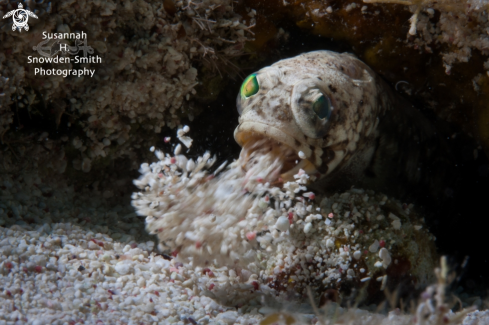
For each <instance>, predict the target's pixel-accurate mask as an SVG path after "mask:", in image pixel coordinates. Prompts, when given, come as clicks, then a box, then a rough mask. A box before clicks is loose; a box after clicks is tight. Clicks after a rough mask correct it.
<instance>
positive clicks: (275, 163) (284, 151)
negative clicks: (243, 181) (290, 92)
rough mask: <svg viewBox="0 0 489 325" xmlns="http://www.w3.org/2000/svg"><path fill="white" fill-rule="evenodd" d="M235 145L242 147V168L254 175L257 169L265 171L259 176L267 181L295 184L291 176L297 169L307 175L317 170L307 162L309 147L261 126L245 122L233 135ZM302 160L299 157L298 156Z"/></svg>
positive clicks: (288, 136) (271, 127)
mask: <svg viewBox="0 0 489 325" xmlns="http://www.w3.org/2000/svg"><path fill="white" fill-rule="evenodd" d="M234 138H235V140H236V142H237V143H238V144H239V145H240V146H241V147H242V149H241V153H240V158H239V161H240V165H241V168H242V169H243V170H244V171H246V172H250V171H253V169H256V170H255V171H254V174H257V173H258V174H259V173H260V170H259V169H264V170H267V172H268V174H267V172H265V173H262V174H263V175H264V176H265V177H264V178H265V179H266V180H269V181H272V182H273V181H277V180H279V179H280V178H281V180H282V181H284V182H285V181H292V180H294V175H295V174H297V173H298V172H299V170H300V169H302V170H304V171H305V172H306V173H308V174H312V173H314V172H315V171H316V167H315V166H314V164H313V163H311V162H310V161H309V160H308V157H309V156H310V155H311V149H310V148H309V146H307V145H305V144H302V143H300V142H299V141H297V140H296V139H295V138H294V137H293V136H291V135H289V134H287V133H285V132H283V131H281V130H279V129H277V128H275V127H273V126H269V125H266V124H263V123H257V122H244V123H242V124H240V125H239V126H238V127H237V128H236V130H235V131H234ZM300 151H302V153H304V157H303V158H300V157H299V152H300Z"/></svg>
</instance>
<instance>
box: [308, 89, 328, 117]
mask: <svg viewBox="0 0 489 325" xmlns="http://www.w3.org/2000/svg"><path fill="white" fill-rule="evenodd" d="M312 110H313V111H314V113H316V115H317V116H318V117H319V118H320V119H321V120H323V119H325V118H329V117H330V116H331V102H330V101H329V99H328V98H326V97H325V96H324V95H321V96H320V97H318V99H316V101H315V102H314V103H313V104H312Z"/></svg>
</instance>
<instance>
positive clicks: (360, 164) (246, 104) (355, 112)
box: [234, 51, 444, 196]
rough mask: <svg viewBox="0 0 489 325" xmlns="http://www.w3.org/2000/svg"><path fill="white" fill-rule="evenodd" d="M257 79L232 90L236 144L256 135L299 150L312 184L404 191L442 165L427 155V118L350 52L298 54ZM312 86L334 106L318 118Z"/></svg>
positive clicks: (431, 139) (432, 137)
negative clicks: (252, 87) (254, 87)
mask: <svg viewBox="0 0 489 325" xmlns="http://www.w3.org/2000/svg"><path fill="white" fill-rule="evenodd" d="M256 80H257V81H258V85H259V90H258V92H257V93H256V94H254V95H252V96H250V97H247V98H246V97H243V96H240V95H238V99H237V105H238V111H240V112H241V114H240V118H239V125H238V127H237V128H236V130H235V132H234V137H235V139H236V141H237V142H238V144H240V145H241V146H243V145H244V144H245V143H246V142H247V141H249V140H250V139H253V137H256V136H257V135H259V136H264V137H268V138H271V139H274V140H276V141H278V142H280V143H283V144H285V145H288V146H289V147H291V148H293V149H294V150H295V151H296V152H299V151H302V152H303V153H304V154H305V156H306V159H305V160H306V162H304V163H302V165H300V168H302V169H304V170H306V172H308V173H309V174H312V175H316V176H317V178H318V181H317V182H316V183H315V184H314V187H315V188H317V189H321V190H326V191H327V190H329V189H334V190H337V189H344V188H349V187H351V186H352V185H353V186H355V187H367V188H371V189H374V190H380V191H389V194H392V191H394V194H397V195H400V196H402V195H403V194H405V192H406V191H409V190H411V189H410V187H409V186H408V185H410V184H419V183H420V182H433V180H432V179H433V178H432V179H431V180H428V179H429V178H428V177H425V174H429V173H433V171H434V170H435V169H437V168H438V167H437V164H438V163H444V162H442V160H443V159H442V158H440V159H439V160H440V161H438V162H437V161H436V159H433V158H436V157H437V155H440V157H441V156H442V155H441V154H440V151H441V150H442V149H440V148H441V146H440V143H439V139H438V137H437V136H436V133H435V132H434V129H433V128H432V127H431V125H430V123H429V122H428V121H427V120H426V119H425V118H424V117H423V116H422V114H420V113H419V112H418V111H417V110H416V109H414V108H412V107H411V106H410V105H409V104H407V103H404V102H403V101H401V100H399V98H398V97H397V96H396V95H394V93H393V92H392V91H391V89H390V87H389V86H387V85H386V84H385V83H384V82H383V80H382V79H381V78H380V77H378V76H377V75H376V74H375V73H374V72H373V71H372V70H371V69H370V68H369V67H368V66H367V65H366V64H364V63H363V62H361V61H360V60H358V59H357V58H356V57H355V56H353V55H351V54H346V53H342V54H340V53H335V52H331V51H315V52H309V53H304V54H301V55H299V56H296V57H293V58H290V59H285V60H281V61H278V62H277V63H275V64H273V65H271V66H269V67H265V68H263V69H261V70H259V71H258V72H257V73H256ZM318 91H319V92H320V93H322V94H323V95H324V96H325V97H327V98H329V100H330V102H331V106H332V112H331V115H330V116H329V118H327V119H323V120H321V119H320V118H319V117H318V116H317V115H315V113H314V112H313V111H312V108H311V103H310V102H308V96H309V98H311V96H310V95H307V94H311V92H312V93H314V92H316V93H317V92H318ZM427 161H429V163H427ZM298 168H299V166H297V168H294V169H293V170H291V171H289V172H286V173H285V174H283V175H282V176H283V178H284V179H290V178H291V176H292V175H293V174H295V173H296V172H297V169H298ZM438 169H439V168H438ZM438 171H439V170H438ZM440 177H441V178H442V177H443V175H442V174H440V175H439V176H438V178H440ZM435 178H436V177H435ZM401 183H402V184H401ZM387 184H389V185H387Z"/></svg>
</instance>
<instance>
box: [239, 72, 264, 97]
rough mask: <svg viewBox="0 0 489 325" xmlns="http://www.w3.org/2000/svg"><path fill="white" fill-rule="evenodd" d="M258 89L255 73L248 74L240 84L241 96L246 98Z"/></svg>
mask: <svg viewBox="0 0 489 325" xmlns="http://www.w3.org/2000/svg"><path fill="white" fill-rule="evenodd" d="M258 90H260V86H259V85H258V80H257V79H256V74H252V75H249V76H248V77H247V78H246V79H245V81H244V82H243V85H241V96H243V97H245V98H248V97H251V96H253V95H254V94H256V93H257V92H258Z"/></svg>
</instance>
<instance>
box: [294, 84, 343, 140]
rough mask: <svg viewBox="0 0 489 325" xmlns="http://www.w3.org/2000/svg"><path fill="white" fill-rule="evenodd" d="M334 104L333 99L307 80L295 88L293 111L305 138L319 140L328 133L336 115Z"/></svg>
mask: <svg viewBox="0 0 489 325" xmlns="http://www.w3.org/2000/svg"><path fill="white" fill-rule="evenodd" d="M333 103H334V102H333V99H332V98H329V97H328V95H327V93H324V92H323V91H322V90H321V89H320V88H319V87H318V86H317V85H316V83H314V82H310V81H307V80H306V81H305V82H301V83H298V84H296V85H295V86H294V89H293V91H292V96H291V109H292V113H293V114H294V118H295V121H296V123H297V126H298V127H299V128H300V129H301V131H302V132H303V133H304V135H305V136H307V137H309V138H313V139H319V138H322V137H324V136H325V135H326V134H327V133H328V131H329V128H330V124H331V123H330V119H331V118H332V117H333V114H334V106H333Z"/></svg>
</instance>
